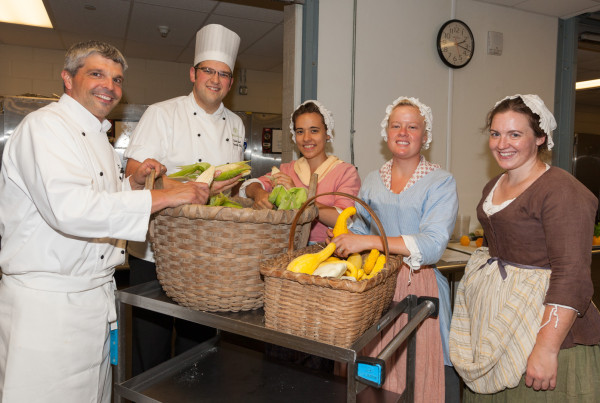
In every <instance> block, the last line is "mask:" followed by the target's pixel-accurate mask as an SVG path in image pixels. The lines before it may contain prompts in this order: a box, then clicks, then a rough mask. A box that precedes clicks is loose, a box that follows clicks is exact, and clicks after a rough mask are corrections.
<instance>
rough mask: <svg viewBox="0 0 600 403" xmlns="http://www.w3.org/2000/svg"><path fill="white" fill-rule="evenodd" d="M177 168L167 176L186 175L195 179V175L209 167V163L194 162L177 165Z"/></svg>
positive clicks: (178, 176) (177, 176)
mask: <svg viewBox="0 0 600 403" xmlns="http://www.w3.org/2000/svg"><path fill="white" fill-rule="evenodd" d="M177 168H179V169H180V170H179V171H177V172H174V173H172V174H170V175H168V176H169V178H181V177H186V178H190V179H195V178H196V177H198V176H199V175H201V174H202V172H204V171H206V170H207V169H208V168H210V164H209V163H208V162H197V163H195V164H190V165H182V166H178V167H177Z"/></svg>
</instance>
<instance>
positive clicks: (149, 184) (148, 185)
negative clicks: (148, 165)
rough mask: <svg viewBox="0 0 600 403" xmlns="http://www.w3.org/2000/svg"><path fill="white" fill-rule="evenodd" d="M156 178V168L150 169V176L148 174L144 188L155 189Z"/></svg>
mask: <svg viewBox="0 0 600 403" xmlns="http://www.w3.org/2000/svg"><path fill="white" fill-rule="evenodd" d="M155 179H156V171H155V170H154V168H152V170H151V171H150V173H149V174H148V176H146V184H145V185H144V189H147V190H152V189H154V180H155Z"/></svg>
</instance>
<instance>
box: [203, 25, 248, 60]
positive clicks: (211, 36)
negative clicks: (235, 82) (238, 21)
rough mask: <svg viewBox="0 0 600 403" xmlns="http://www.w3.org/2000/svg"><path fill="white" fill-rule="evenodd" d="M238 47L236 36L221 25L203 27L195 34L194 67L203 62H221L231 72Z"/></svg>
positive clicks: (238, 39) (238, 38) (237, 36)
mask: <svg viewBox="0 0 600 403" xmlns="http://www.w3.org/2000/svg"><path fill="white" fill-rule="evenodd" d="M239 47H240V37H239V35H238V34H236V33H235V32H233V31H232V30H230V29H227V28H225V27H224V26H223V25H219V24H210V25H205V26H204V27H202V29H200V30H199V31H198V32H197V33H196V53H195V55H194V66H195V65H197V64H198V63H200V62H203V61H205V60H216V61H218V62H223V63H225V64H226V65H228V66H229V68H230V69H231V71H233V66H234V65H235V59H236V57H237V52H238V49H239Z"/></svg>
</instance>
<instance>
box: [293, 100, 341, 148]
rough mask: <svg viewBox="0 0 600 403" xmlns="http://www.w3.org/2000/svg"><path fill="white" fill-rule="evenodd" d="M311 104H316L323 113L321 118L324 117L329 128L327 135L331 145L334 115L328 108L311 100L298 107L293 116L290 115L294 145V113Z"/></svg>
mask: <svg viewBox="0 0 600 403" xmlns="http://www.w3.org/2000/svg"><path fill="white" fill-rule="evenodd" d="M309 103H310V104H315V106H316V107H317V108H319V112H320V113H321V116H323V122H325V127H326V128H327V135H328V136H329V138H328V139H327V142H328V143H331V141H332V140H333V124H334V123H333V115H332V114H331V112H330V111H329V110H328V109H327V108H325V107H324V106H323V104H322V103H320V102H319V101H316V100H314V99H309V100H308V101H304V102H302V103H301V104H300V105H298V106H297V107H296V109H294V112H292V114H291V115H290V132H291V133H292V141H293V142H294V143H295V142H296V132H295V131H294V113H296V111H297V110H298V109H300V107H301V106H303V105H306V104H309Z"/></svg>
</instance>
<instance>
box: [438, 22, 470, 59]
mask: <svg viewBox="0 0 600 403" xmlns="http://www.w3.org/2000/svg"><path fill="white" fill-rule="evenodd" d="M437 50H438V54H439V55H440V58H441V59H442V61H443V62H444V63H445V64H446V65H448V66H450V67H452V68H455V69H457V68H460V67H464V66H466V65H467V63H469V62H470V61H471V58H472V57H473V52H474V51H475V40H474V39H473V33H472V32H471V30H470V29H469V27H468V26H467V24H465V23H464V22H462V21H460V20H450V21H448V22H446V23H444V25H442V27H441V28H440V32H439V33H438V37H437Z"/></svg>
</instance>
